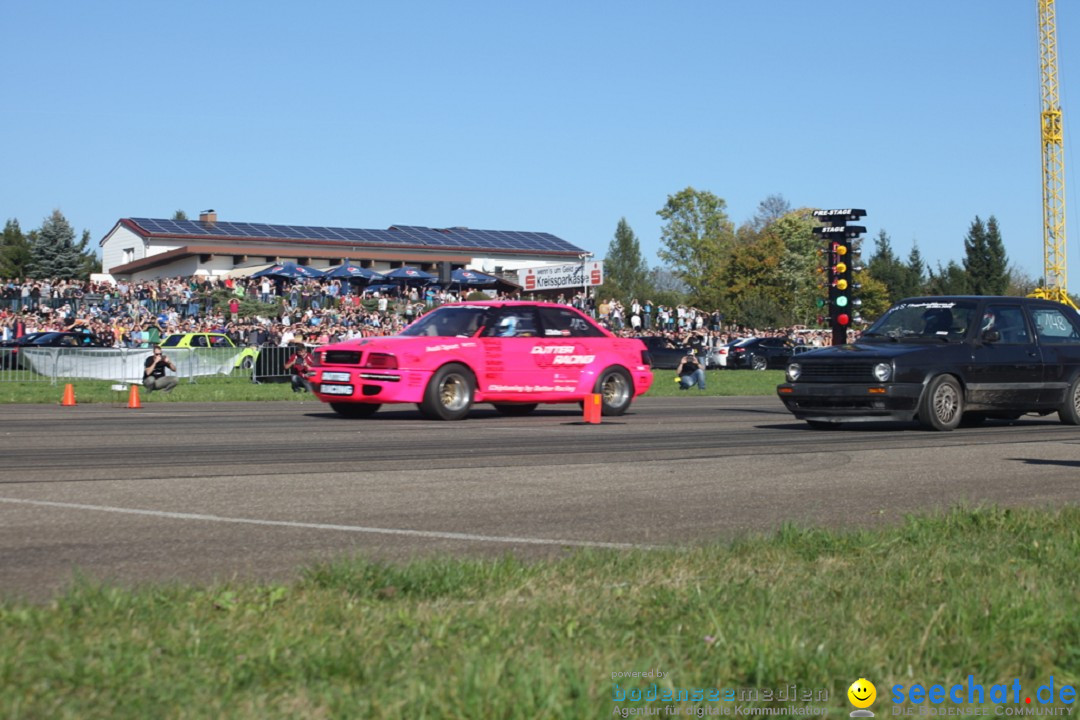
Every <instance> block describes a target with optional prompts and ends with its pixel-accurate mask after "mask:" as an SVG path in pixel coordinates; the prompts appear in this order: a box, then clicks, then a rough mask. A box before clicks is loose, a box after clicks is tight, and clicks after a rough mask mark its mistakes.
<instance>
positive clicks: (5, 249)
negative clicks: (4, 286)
mask: <svg viewBox="0 0 1080 720" xmlns="http://www.w3.org/2000/svg"><path fill="white" fill-rule="evenodd" d="M30 260H31V254H30V243H29V242H28V241H27V239H26V236H25V235H23V232H22V228H20V227H19V221H18V220H15V219H9V220H8V221H7V222H6V223H5V224H4V236H3V239H2V240H0V277H5V278H25V277H27V276H28V275H27V273H28V271H29V269H30Z"/></svg>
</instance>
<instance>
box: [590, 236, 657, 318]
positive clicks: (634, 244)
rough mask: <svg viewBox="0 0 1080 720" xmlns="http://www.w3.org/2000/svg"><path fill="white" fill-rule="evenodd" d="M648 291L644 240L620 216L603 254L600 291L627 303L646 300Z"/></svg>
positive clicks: (647, 270)
mask: <svg viewBox="0 0 1080 720" xmlns="http://www.w3.org/2000/svg"><path fill="white" fill-rule="evenodd" d="M609 284H610V285H611V287H609ZM616 287H617V288H618V292H616V291H615V289H614V288H616ZM649 291H650V285H649V268H648V265H646V264H645V260H644V258H642V256H641V243H640V242H638V239H637V236H636V235H635V234H634V231H633V230H632V229H631V228H630V225H629V223H627V222H626V218H621V219H620V220H619V224H618V225H617V226H616V228H615V236H614V237H613V238H612V239H611V243H610V244H609V245H608V250H607V255H606V256H605V257H604V287H603V288H601V289H600V291H599V292H600V293H601V294H602V295H606V296H615V297H618V298H620V299H621V300H622V301H623V303H624V304H626V303H628V302H630V301H631V300H632V299H633V298H638V299H639V300H645V299H646V296H647V295H649Z"/></svg>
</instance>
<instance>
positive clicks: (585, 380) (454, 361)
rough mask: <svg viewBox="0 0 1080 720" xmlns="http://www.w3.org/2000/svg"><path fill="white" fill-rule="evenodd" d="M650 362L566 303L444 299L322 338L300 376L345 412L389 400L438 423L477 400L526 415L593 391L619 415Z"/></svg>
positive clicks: (647, 381) (358, 412)
mask: <svg viewBox="0 0 1080 720" xmlns="http://www.w3.org/2000/svg"><path fill="white" fill-rule="evenodd" d="M648 359H649V356H648V352H647V350H646V349H645V345H644V344H643V343H642V342H641V341H640V340H636V339H633V338H620V337H616V336H614V335H612V334H611V333H610V332H608V331H607V330H605V329H604V328H602V327H600V326H599V325H597V324H596V323H595V322H593V320H592V319H591V318H589V317H586V316H585V315H583V314H582V313H581V312H579V311H578V310H576V309H574V308H572V307H570V306H567V305H558V304H555V303H543V302H500V301H486V302H468V303H455V304H450V305H443V306H441V307H439V308H436V309H435V310H432V311H431V312H429V313H427V314H426V315H424V316H423V317H421V318H420V319H419V320H417V321H416V322H414V323H412V324H411V325H409V326H408V327H407V328H405V330H404V331H403V332H402V333H401V334H400V335H397V336H394V337H371V338H360V339H356V340H349V341H346V342H341V343H335V344H332V345H324V346H322V347H320V348H318V349H317V350H316V351H315V353H314V367H313V369H312V370H311V371H310V372H309V373H308V376H307V377H308V380H310V381H311V385H312V388H313V389H314V392H315V395H316V397H318V398H319V399H320V400H322V401H323V402H326V403H329V405H330V407H331V408H333V410H334V411H335V412H337V413H338V414H339V415H343V416H345V417H367V416H369V415H371V414H373V413H374V412H375V411H376V410H378V409H379V407H380V406H381V405H383V404H386V403H416V404H417V405H418V406H419V408H420V412H421V413H422V414H423V415H424V416H425V417H428V418H431V419H439V420H460V419H462V418H464V417H465V416H466V415H468V413H469V410H470V408H471V407H472V406H473V404H474V403H477V402H490V403H492V404H493V405H494V406H495V408H496V409H497V410H498V411H499V412H501V413H503V414H505V415H525V414H528V413H530V412H532V411H533V410H534V409H536V407H537V405H538V404H539V403H582V402H584V401H585V400H586V398H587V397H588V396H589V395H590V394H593V393H597V394H599V395H600V396H601V410H602V413H603V414H604V415H621V414H623V413H624V412H626V410H627V408H629V407H630V403H631V401H632V400H633V399H634V397H635V396H637V395H641V394H642V393H644V392H646V391H647V390H648V389H649V387H650V385H651V384H652V370H651V368H650V367H649V364H648Z"/></svg>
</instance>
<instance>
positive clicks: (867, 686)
mask: <svg viewBox="0 0 1080 720" xmlns="http://www.w3.org/2000/svg"><path fill="white" fill-rule="evenodd" d="M847 697H848V701H849V702H850V703H851V704H852V705H854V706H855V707H856V708H857V709H856V710H855V712H853V713H851V717H874V713H872V712H871V711H869V710H867V709H866V708H868V707H870V706H871V705H873V704H874V701H875V700H877V688H876V687H874V683H872V682H870V681H869V680H867V679H866V678H859V679H858V680H856V681H855V682H853V683H851V687H849V688H848V690H847Z"/></svg>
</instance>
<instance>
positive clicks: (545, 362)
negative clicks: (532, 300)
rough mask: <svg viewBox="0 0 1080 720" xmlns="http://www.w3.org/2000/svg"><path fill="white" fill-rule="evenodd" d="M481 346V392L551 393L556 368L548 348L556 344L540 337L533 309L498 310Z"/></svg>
mask: <svg viewBox="0 0 1080 720" xmlns="http://www.w3.org/2000/svg"><path fill="white" fill-rule="evenodd" d="M481 342H482V343H483V346H484V368H485V371H484V376H485V378H484V379H483V380H481V387H482V388H485V389H488V390H490V391H492V392H497V393H508V394H512V395H518V394H521V395H527V394H528V393H535V392H543V393H550V392H554V390H555V365H554V363H553V362H552V361H551V360H552V355H553V353H552V351H550V350H548V349H547V346H549V345H555V344H557V343H556V342H553V341H548V340H546V339H545V338H544V337H542V336H541V334H540V324H539V320H538V318H537V316H536V310H535V309H534V308H532V307H520V306H515V307H504V308H501V309H500V310H499V311H498V312H497V313H496V314H495V316H494V317H493V318H492V319H491V321H490V322H489V324H488V326H487V328H486V329H485V330H484V337H483V338H481ZM485 381H486V382H485ZM522 399H523V400H524V399H527V398H524V397H523V398H522Z"/></svg>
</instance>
